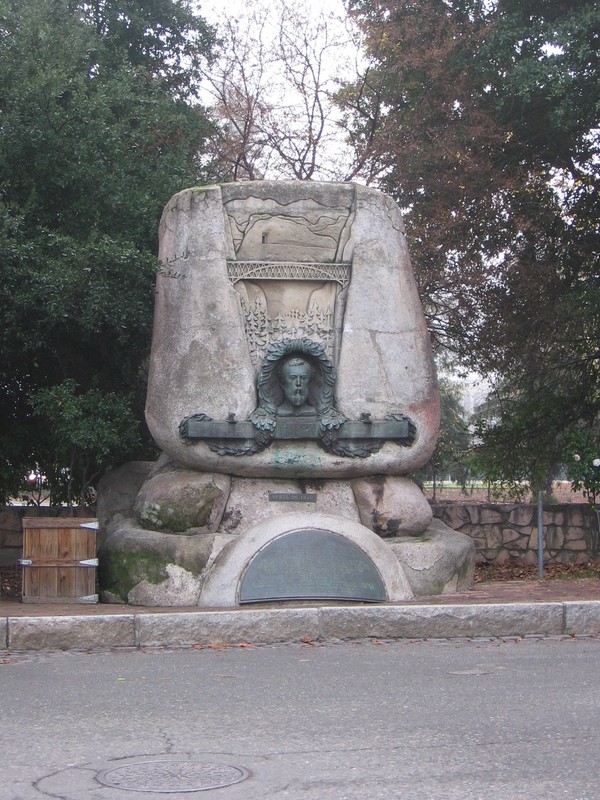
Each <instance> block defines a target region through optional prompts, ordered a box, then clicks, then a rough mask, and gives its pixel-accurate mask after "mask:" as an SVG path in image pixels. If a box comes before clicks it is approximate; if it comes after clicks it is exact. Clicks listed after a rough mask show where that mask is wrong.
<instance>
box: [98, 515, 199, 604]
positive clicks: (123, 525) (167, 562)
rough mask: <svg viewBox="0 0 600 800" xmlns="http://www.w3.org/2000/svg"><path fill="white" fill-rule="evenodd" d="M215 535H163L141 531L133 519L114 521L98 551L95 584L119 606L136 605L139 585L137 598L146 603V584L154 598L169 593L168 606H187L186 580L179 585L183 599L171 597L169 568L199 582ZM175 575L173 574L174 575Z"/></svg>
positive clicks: (172, 585)
mask: <svg viewBox="0 0 600 800" xmlns="http://www.w3.org/2000/svg"><path fill="white" fill-rule="evenodd" d="M213 539H214V534H195V535H180V534H174V533H172V534H165V533H158V532H157V531H148V530H145V529H143V528H140V527H139V525H138V524H137V522H136V521H135V520H134V519H122V518H116V519H115V520H113V522H112V523H110V525H109V526H107V529H106V532H105V535H104V536H103V538H102V541H101V543H100V546H99V548H98V558H99V566H98V580H99V583H100V588H101V589H102V590H103V591H104V592H107V593H110V595H111V596H112V597H116V598H118V599H119V602H127V600H128V597H130V596H131V597H132V598H133V600H132V602H134V601H135V602H137V597H138V595H137V594H136V592H135V591H134V592H133V593H132V590H134V589H135V587H137V586H138V585H139V584H142V587H141V588H140V589H139V596H140V597H143V598H144V600H147V599H148V597H149V591H150V589H149V584H153V585H154V586H155V587H157V589H156V593H157V594H156V596H157V597H158V596H160V595H161V593H164V592H167V591H168V592H169V593H170V596H171V598H172V602H171V603H169V605H189V580H191V579H186V581H185V582H182V583H181V584H180V586H181V590H182V595H181V596H180V597H179V599H178V598H177V597H176V596H174V591H175V589H176V587H177V585H178V584H177V580H176V578H175V577H171V578H170V576H169V571H168V568H170V567H171V566H172V565H175V566H177V567H181V568H182V569H183V570H185V571H186V572H188V573H190V575H191V576H194V577H195V578H196V579H198V578H199V577H200V576H201V575H202V572H203V570H204V567H205V566H206V563H207V561H208V558H209V555H210V552H211V549H212V543H213ZM173 574H175V573H173Z"/></svg>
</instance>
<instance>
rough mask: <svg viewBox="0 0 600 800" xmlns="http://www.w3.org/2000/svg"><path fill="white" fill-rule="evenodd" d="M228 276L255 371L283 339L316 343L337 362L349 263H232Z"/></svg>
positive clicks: (229, 264)
mask: <svg viewBox="0 0 600 800" xmlns="http://www.w3.org/2000/svg"><path fill="white" fill-rule="evenodd" d="M227 273H228V276H229V280H230V282H231V283H232V285H233V286H234V287H235V288H236V290H237V292H238V294H239V296H240V308H241V314H242V317H243V322H244V330H245V333H246V339H247V342H248V348H249V350H250V358H251V360H252V364H253V365H254V366H255V367H257V368H258V367H259V366H260V365H261V364H262V362H263V361H264V359H265V357H266V354H267V350H268V348H269V345H271V344H274V343H277V342H280V341H282V340H284V339H310V340H312V341H314V342H318V343H320V344H321V345H323V348H324V350H325V352H326V354H327V356H328V357H329V358H330V360H331V361H332V362H334V363H336V362H337V357H338V353H339V345H340V340H341V335H342V326H343V319H344V309H345V305H346V292H347V288H348V284H349V283H350V275H351V267H350V264H344V263H337V264H328V263H292V262H266V261H229V262H228V263H227Z"/></svg>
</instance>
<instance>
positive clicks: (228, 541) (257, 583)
mask: <svg viewBox="0 0 600 800" xmlns="http://www.w3.org/2000/svg"><path fill="white" fill-rule="evenodd" d="M183 512H185V513H183ZM98 518H99V522H100V531H99V552H98V555H99V561H100V563H99V580H100V596H101V600H102V601H103V602H115V603H129V604H131V605H144V606H196V605H200V606H202V607H217V608H218V607H233V606H237V605H240V604H244V603H251V602H287V601H294V600H307V601H310V600H315V601H318V600H325V601H332V600H333V601H356V602H398V601H402V600H408V599H412V598H413V597H425V596H431V595H440V594H448V593H453V592H458V591H462V590H465V589H467V588H469V587H470V586H471V584H472V580H473V568H474V547H473V543H472V540H471V539H470V538H469V537H468V536H465V535H463V534H460V533H457V532H456V531H453V530H452V529H451V528H449V527H448V526H446V525H445V524H444V523H441V522H440V521H439V520H433V519H432V515H431V509H430V507H429V504H428V503H427V501H426V500H425V498H424V497H423V495H422V494H421V492H420V490H419V489H418V487H417V486H416V485H415V484H413V483H412V482H411V481H410V480H409V479H407V478H404V477H392V476H387V477H383V476H376V477H373V478H361V479H357V480H356V479H355V480H320V481H312V482H309V481H300V480H292V479H283V480H268V479H257V478H239V477H238V478H236V477H232V478H229V477H227V476H223V475H218V476H212V475H211V474H206V473H193V474H191V475H190V474H189V473H188V471H187V470H182V469H179V468H177V467H176V466H175V465H173V464H172V463H170V462H167V461H166V460H165V459H163V460H161V461H160V462H159V464H158V465H154V464H150V463H146V462H135V463H133V464H130V465H125V466H124V467H121V468H120V469H118V470H115V472H114V473H111V474H110V475H107V476H106V477H105V478H104V480H103V481H102V483H101V485H100V489H99V497H98ZM190 522H191V523H194V524H193V525H190ZM150 525H152V526H153V527H154V528H155V529H154V530H152V529H150V528H149V526H150ZM188 525H190V526H189V527H186V526H188Z"/></svg>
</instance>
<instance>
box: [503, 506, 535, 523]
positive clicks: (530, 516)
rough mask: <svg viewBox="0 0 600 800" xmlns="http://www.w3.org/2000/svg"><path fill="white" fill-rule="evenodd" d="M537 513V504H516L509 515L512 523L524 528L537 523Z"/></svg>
mask: <svg viewBox="0 0 600 800" xmlns="http://www.w3.org/2000/svg"><path fill="white" fill-rule="evenodd" d="M536 513H537V512H536V508H535V506H515V508H514V509H513V510H512V511H511V512H510V513H509V515H508V521H509V522H510V524H511V525H517V526H519V527H523V528H524V527H526V526H527V525H532V524H535V519H534V517H535V515H536Z"/></svg>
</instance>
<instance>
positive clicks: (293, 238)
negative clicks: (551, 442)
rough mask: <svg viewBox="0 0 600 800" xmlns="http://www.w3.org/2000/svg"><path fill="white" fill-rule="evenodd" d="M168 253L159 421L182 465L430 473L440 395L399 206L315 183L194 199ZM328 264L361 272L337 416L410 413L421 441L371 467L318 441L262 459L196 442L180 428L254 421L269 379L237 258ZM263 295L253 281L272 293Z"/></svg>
mask: <svg viewBox="0 0 600 800" xmlns="http://www.w3.org/2000/svg"><path fill="white" fill-rule="evenodd" d="M160 251H161V258H162V261H163V265H164V268H163V270H162V272H161V273H160V275H159V277H158V280H157V297H156V305H155V327H154V337H153V346H152V355H151V364H150V376H149V387H148V402H147V410H146V416H147V421H148V425H149V427H150V430H151V432H152V435H153V436H154V438H155V440H156V442H157V443H158V445H159V446H160V448H161V449H162V450H163V451H164V452H166V453H167V454H168V455H169V456H171V458H173V459H174V460H175V461H177V462H179V463H181V464H183V465H186V466H188V467H192V468H194V469H200V470H203V471H206V472H222V473H228V474H232V475H240V476H250V477H286V476H288V477H307V478H309V477H343V476H348V477H352V476H362V475H368V474H378V473H382V472H385V473H392V474H403V473H406V472H409V471H411V470H414V469H416V468H418V467H419V466H420V465H422V464H423V463H425V461H427V459H428V458H429V456H430V454H431V452H432V451H433V448H434V446H435V442H436V438H437V429H438V424H439V396H438V391H437V387H436V380H435V369H434V366H433V359H432V354H431V348H430V344H429V337H428V334H427V328H426V324H425V320H424V316H423V313H422V310H421V306H420V301H419V298H418V294H417V290H416V285H415V282H414V277H413V275H412V270H411V267H410V262H409V258H408V253H407V249H406V243H405V238H404V232H403V228H402V221H401V218H400V213H399V211H398V209H397V207H396V206H395V204H394V203H393V202H392V201H391V200H390V198H388V197H386V196H385V195H383V194H381V193H379V192H377V191H374V190H372V189H367V188H365V187H362V186H357V185H352V184H318V183H311V182H265V181H262V182H249V183H242V184H230V185H225V186H222V187H219V186H212V187H200V188H196V189H190V190H187V191H185V192H181V193H180V194H178V195H176V196H175V197H174V198H173V199H172V200H171V202H170V203H169V204H168V205H167V207H166V208H165V212H164V214H163V219H162V222H161V247H160ZM315 258H316V259H317V260H318V259H322V260H323V261H325V262H334V263H337V262H340V263H341V262H347V263H348V262H349V263H351V264H352V277H351V280H350V284H349V286H348V288H347V289H344V290H343V291H342V292H341V293H340V295H339V296H338V300H337V304H336V309H335V316H336V319H337V322H336V324H337V323H338V322H339V323H340V327H339V330H338V329H336V331H337V332H336V333H335V337H334V338H335V340H336V342H337V344H336V345H335V348H336V349H337V353H336V358H335V360H336V361H337V363H338V379H337V384H336V398H335V404H336V408H338V409H339V411H341V412H342V413H343V414H345V415H346V416H348V417H349V418H350V419H358V418H359V417H360V415H361V414H362V413H363V412H367V413H371V414H372V415H373V418H375V419H381V418H384V417H385V416H386V414H391V413H402V414H407V415H408V416H409V417H410V418H411V419H412V420H413V421H414V422H415V424H416V426H417V438H416V441H415V443H414V444H413V445H412V446H410V447H401V446H399V445H397V444H395V443H392V442H388V443H386V444H385V445H384V446H383V447H382V448H381V450H380V451H379V452H378V453H374V454H372V455H370V456H369V457H368V458H364V459H363V458H344V457H340V456H336V455H333V454H331V453H327V452H325V451H324V450H322V449H321V448H320V447H319V445H318V444H317V442H315V441H308V440H304V441H294V442H289V441H287V442H286V441H275V442H274V443H273V444H272V445H271V447H269V448H268V449H267V450H264V451H263V452H261V453H256V454H254V455H251V456H250V455H248V456H232V455H217V454H216V453H214V452H212V451H211V450H210V449H209V447H208V445H207V444H206V443H204V442H195V443H193V444H189V443H185V442H184V441H183V440H182V439H181V437H180V436H179V434H178V425H179V423H180V422H181V420H182V419H184V418H185V417H188V416H189V415H190V414H194V413H198V412H202V413H204V414H208V415H209V416H210V417H211V418H213V419H216V420H219V419H221V420H223V419H226V418H227V416H228V413H229V412H233V413H235V414H236V415H237V418H238V419H241V420H244V419H247V418H248V415H249V414H250V412H251V411H252V410H253V409H254V408H255V407H256V401H257V398H256V389H255V378H256V374H257V368H256V366H255V365H253V363H252V361H251V353H250V347H249V344H248V341H247V339H246V335H245V331H244V324H243V320H242V317H241V314H240V302H241V301H240V293H239V292H238V291H237V290H236V288H235V287H234V286H233V285H232V283H231V282H230V281H229V278H228V274H227V259H238V260H246V259H251V260H255V261H276V262H282V263H286V262H288V263H289V262H295V263H297V262H303V263H310V262H312V261H314V260H315ZM259 283H260V282H259V281H255V282H254V283H253V282H252V281H246V284H248V286H250V288H251V289H252V291H253V292H254V291H255V292H258V293H260V292H263V294H264V293H265V292H267V290H266V289H263V287H261V286H258V284H259ZM290 283H294V282H289V281H288V282H287V284H286V286H284V287H283V288H284V289H286V287H287V286H288V285H289V284H290ZM318 287H319V285H318V284H315V286H314V289H315V290H317V289H318ZM246 291H250V289H248V287H246ZM294 291H296V288H294ZM267 294H268V292H267ZM284 294H285V292H283V293H280V295H279V296H278V298H277V302H278V303H284V300H285V297H284ZM342 295H343V298H342ZM252 296H254V295H252ZM248 297H249V299H251V297H250V295H248ZM282 298H283V299H282ZM344 302H345V313H342V312H343V306H344ZM284 304H285V303H284ZM374 309H376V313H374ZM271 311H275V312H276V308H275V307H274V309H271V310H269V313H271ZM342 317H343V324H342Z"/></svg>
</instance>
